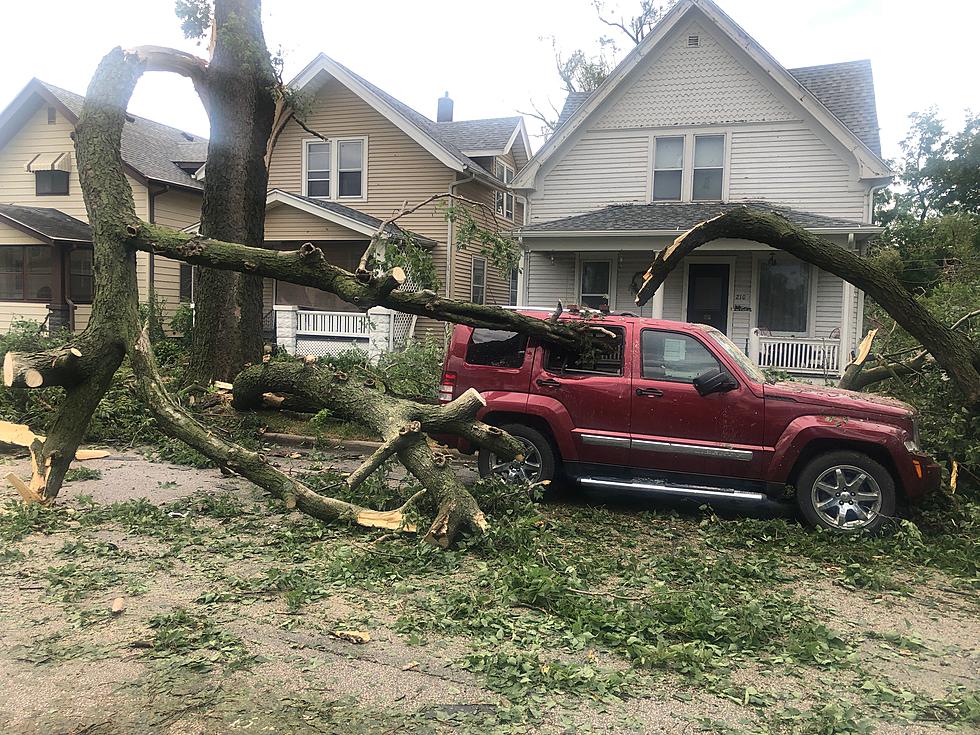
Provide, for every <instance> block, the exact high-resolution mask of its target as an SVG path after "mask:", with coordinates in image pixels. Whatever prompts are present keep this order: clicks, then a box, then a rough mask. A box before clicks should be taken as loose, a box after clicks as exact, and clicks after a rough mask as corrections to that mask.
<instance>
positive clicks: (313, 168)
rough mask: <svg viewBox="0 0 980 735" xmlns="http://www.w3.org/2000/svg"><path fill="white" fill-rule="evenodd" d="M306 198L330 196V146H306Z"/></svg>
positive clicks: (311, 144) (309, 144)
mask: <svg viewBox="0 0 980 735" xmlns="http://www.w3.org/2000/svg"><path fill="white" fill-rule="evenodd" d="M306 196H308V197H318V198H320V197H322V198H324V199H325V198H328V197H329V196H330V144H329V143H307V144H306Z"/></svg>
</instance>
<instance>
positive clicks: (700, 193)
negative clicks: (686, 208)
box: [691, 135, 725, 201]
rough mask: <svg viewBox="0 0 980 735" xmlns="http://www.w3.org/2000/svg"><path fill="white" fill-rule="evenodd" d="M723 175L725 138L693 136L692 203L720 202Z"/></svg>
mask: <svg viewBox="0 0 980 735" xmlns="http://www.w3.org/2000/svg"><path fill="white" fill-rule="evenodd" d="M724 173H725V136H724V135H695V136H694V189H693V191H692V194H691V198H692V199H694V201H705V200H708V201H721V193H722V179H723V178H724Z"/></svg>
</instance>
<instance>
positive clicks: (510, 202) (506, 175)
mask: <svg viewBox="0 0 980 735" xmlns="http://www.w3.org/2000/svg"><path fill="white" fill-rule="evenodd" d="M493 169H494V170H493V174H494V176H496V177H497V178H498V179H500V180H501V181H503V182H504V183H505V184H510V182H512V181H513V180H514V169H512V168H511V167H510V166H508V165H507V164H506V163H504V162H503V161H497V162H496V163H494V165H493ZM494 196H495V199H494V202H495V207H496V211H497V214H499V215H501V216H503V217H506V218H507V219H514V195H513V194H511V193H510V192H509V191H498V192H495V194H494Z"/></svg>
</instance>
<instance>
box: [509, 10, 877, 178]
mask: <svg viewBox="0 0 980 735" xmlns="http://www.w3.org/2000/svg"><path fill="white" fill-rule="evenodd" d="M692 12H695V13H700V14H701V15H702V16H704V18H705V19H707V20H708V21H709V22H710V23H712V24H713V25H714V26H715V27H716V28H718V29H719V30H720V31H721V32H722V33H724V34H726V35H727V36H728V38H729V39H730V40H731V41H732V42H733V43H734V44H735V45H736V46H738V47H739V48H741V49H742V50H743V51H744V52H745V53H746V54H748V56H749V57H750V58H751V59H752V61H754V62H755V63H756V64H758V65H759V67H761V69H762V70H763V71H765V72H766V74H767V75H768V76H769V77H770V78H771V79H772V80H773V82H774V83H775V84H777V85H778V86H779V87H781V88H782V89H783V90H784V91H785V92H786V93H787V94H789V95H790V96H791V97H793V98H794V99H795V100H796V101H797V102H798V103H799V104H800V105H802V106H803V108H804V109H805V110H806V111H807V112H808V113H810V114H811V115H812V116H813V117H814V118H815V119H816V120H817V122H818V123H820V124H821V125H822V126H823V127H824V128H825V129H826V130H827V131H828V132H829V133H830V134H831V135H833V136H834V137H835V138H836V139H837V140H838V141H839V142H840V143H841V144H842V145H843V146H844V147H845V148H847V150H849V151H850V152H851V153H852V154H853V155H854V157H855V159H856V161H857V164H858V168H859V172H860V177H861V178H863V179H888V178H891V176H892V175H893V173H892V171H891V170H890V169H889V167H888V164H887V163H885V162H884V161H883V160H882V159H881V157H880V155H879V154H878V153H876V152H875V151H873V150H872V149H871V148H870V147H869V146H868V145H867V143H865V141H863V140H862V139H861V138H860V137H859V136H858V135H857V134H856V133H855V132H853V131H852V130H850V129H849V128H848V127H847V126H846V125H845V124H844V123H843V122H842V121H841V120H840V119H839V118H838V117H837V116H836V115H835V114H834V113H833V112H831V110H830V109H828V107H827V106H826V105H825V104H824V103H823V102H822V101H821V100H819V99H818V98H817V97H816V95H814V93H813V92H812V91H811V90H810V89H809V88H807V87H806V86H805V85H804V84H802V83H801V82H800V81H798V80H797V79H796V78H795V77H793V75H792V74H790V72H789V71H787V70H786V69H785V68H783V67H782V66H781V65H780V64H779V62H778V61H776V60H775V59H774V58H773V57H772V56H771V55H770V54H769V52H768V51H766V50H765V49H764V48H763V47H762V46H760V45H759V43H758V42H757V41H756V40H755V39H753V38H752V37H751V36H750V35H749V34H748V33H746V32H745V31H744V30H743V29H742V28H741V27H740V26H739V25H738V24H737V23H736V22H735V21H733V20H732V19H731V18H730V17H729V16H728V15H726V14H725V12H724V11H723V10H721V8H719V7H718V6H717V5H716V4H715V3H714V2H713V1H712V0H679V2H677V4H675V5H674V7H673V8H671V9H670V10H669V11H668V12H667V14H666V15H665V16H664V17H663V19H662V20H661V21H660V22H659V23H658V24H657V25H656V26H655V27H654V29H653V31H652V32H651V33H649V34H648V35H647V36H646V37H645V38H644V39H643V40H642V41H641V42H640V43H639V44H637V46H636V47H635V48H634V49H633V50H632V51H630V53H629V54H627V56H626V58H625V59H623V60H622V61H621V62H620V63H619V65H617V66H616V68H615V69H613V71H612V72H611V73H610V74H609V76H608V77H606V79H605V81H603V82H602V84H600V85H599V87H598V88H597V89H596V90H595V91H594V92H593V93H592V94H590V95H589V96H588V97H587V98H586V99H585V100H583V101H579V100H573V103H574V102H576V101H579V105H578V107H577V108H575V109H574V110H572V111H571V112H570V114H569V115H568V116H567V118H566V120H565V121H564V124H562V125H561V127H560V128H558V129H557V130H556V131H555V133H554V134H553V135H552V136H551V137H550V138H548V140H547V141H545V143H544V145H543V146H542V147H541V149H540V150H539V151H538V152H537V153H536V154H535V156H534V158H532V159H531V161H530V162H529V164H528V165H527V166H525V167H524V169H522V170H521V171H520V172H519V173H518V175H517V176H516V177H515V180H514V187H515V188H518V189H527V188H533V185H534V177H535V175H536V174H537V171H538V170H539V169H540V167H541V165H542V164H543V163H544V162H545V161H546V160H548V158H550V157H551V155H553V154H554V152H555V151H556V150H558V149H559V148H561V147H562V146H563V145H564V144H565V143H566V142H567V141H569V140H570V139H571V138H572V136H573V135H574V133H575V131H576V130H577V129H578V128H579V127H580V126H581V125H582V124H583V123H584V122H585V120H587V119H588V118H589V117H590V115H591V114H592V113H593V112H594V111H595V110H596V109H598V108H599V106H600V105H601V104H602V103H603V102H604V101H605V100H606V99H607V98H608V97H609V96H610V95H611V94H612V93H613V91H614V90H615V89H616V88H617V87H618V86H619V85H620V84H621V83H622V82H624V80H626V79H627V77H629V76H630V74H631V72H633V71H634V70H635V69H637V68H638V67H639V66H640V65H641V64H642V63H643V61H644V60H645V59H646V58H647V56H648V55H650V54H651V53H652V52H653V50H654V49H655V48H656V46H657V45H658V44H659V43H660V42H661V41H663V40H664V39H665V38H667V37H668V35H669V34H670V33H671V31H672V30H674V28H675V27H677V25H678V24H679V23H680V22H681V20H682V19H684V18H685V17H687V16H688V15H689V14H690V13H692ZM817 86H819V85H817ZM563 112H564V110H563Z"/></svg>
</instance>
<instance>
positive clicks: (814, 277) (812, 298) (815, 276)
mask: <svg viewBox="0 0 980 735" xmlns="http://www.w3.org/2000/svg"><path fill="white" fill-rule="evenodd" d="M752 255H753V257H752V329H761V328H762V327H761V325H760V324H759V316H760V314H759V302H760V299H759V297H760V296H761V287H760V284H761V282H762V279H761V278H760V275H761V274H760V269H761V267H762V261H763V260H768V259H769V257H770V256H771V255H774V256H775V257H776V258H777V259H778V258H780V257H781V256H782V257H792V256H786V255H784V254H781V253H776V252H768V251H767V252H756V253H753V254H752ZM800 262H801V263H803V266H804V267H808V268H809V274H808V279H809V280H808V289H807V291H808V292H807V309H806V329H805V330H804V331H802V332H784V331H773V330H771V329H769V328H768V327H766V329H767V330H768V331H769V334H770V335H772V336H773V337H799V338H802V339H813V338H814V337H816V336H817V335H816V322H817V291H818V290H819V288H820V269H819V268H817V266H815V265H810V264H808V263H806V262H805V261H800Z"/></svg>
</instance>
